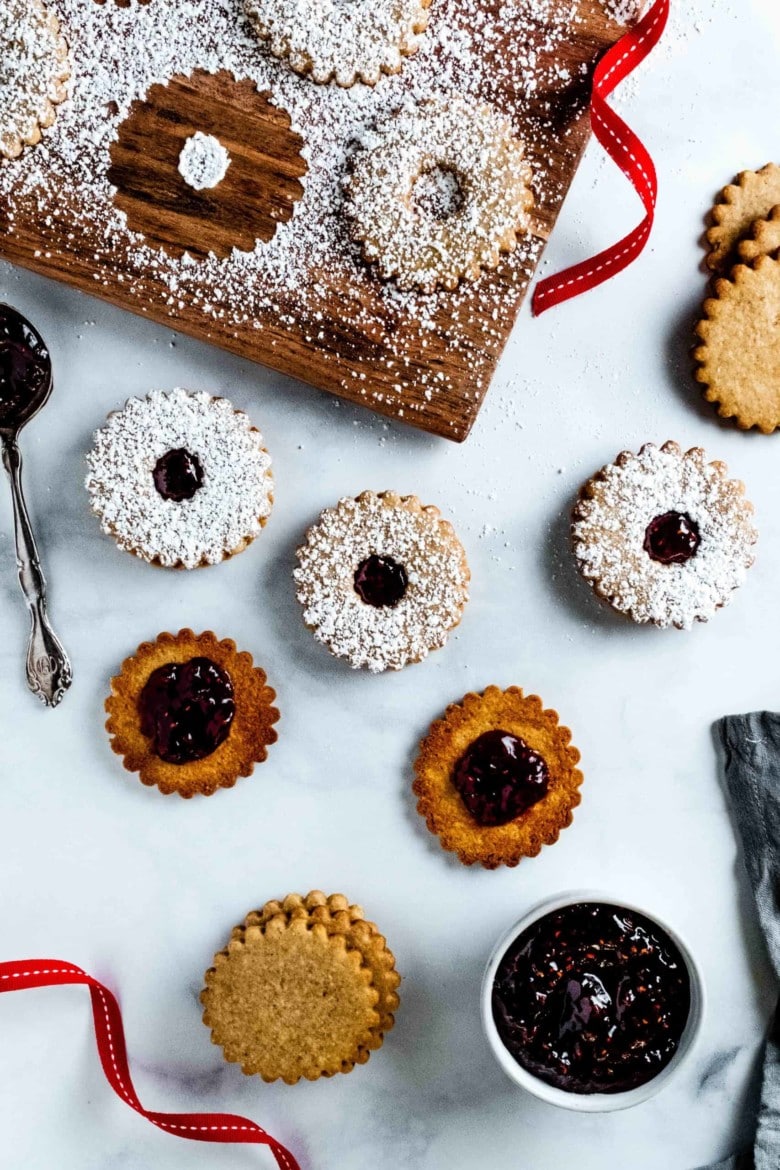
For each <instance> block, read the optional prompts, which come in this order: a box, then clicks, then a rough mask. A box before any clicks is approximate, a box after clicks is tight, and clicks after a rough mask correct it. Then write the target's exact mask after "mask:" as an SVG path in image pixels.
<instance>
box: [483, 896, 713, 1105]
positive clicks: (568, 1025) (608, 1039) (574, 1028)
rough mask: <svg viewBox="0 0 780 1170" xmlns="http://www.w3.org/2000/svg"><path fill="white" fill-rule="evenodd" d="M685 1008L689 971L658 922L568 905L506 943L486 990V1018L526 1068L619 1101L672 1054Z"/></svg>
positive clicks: (570, 1088)
mask: <svg viewBox="0 0 780 1170" xmlns="http://www.w3.org/2000/svg"><path fill="white" fill-rule="evenodd" d="M690 1008H691V987H690V977H689V974H688V968H687V966H686V963H685V960H684V959H683V956H682V955H681V953H680V950H679V948H678V947H677V946H676V944H675V943H674V942H673V940H672V939H671V938H670V937H669V935H668V934H667V933H666V931H664V930H662V928H661V927H660V926H658V925H657V924H656V923H654V922H651V921H650V920H649V919H648V918H645V917H644V916H643V915H641V914H637V913H635V912H634V911H633V910H627V909H625V908H624V907H621V906H613V905H607V904H604V903H600V902H585V903H575V904H572V905H570V906H564V907H563V908H562V909H560V910H555V911H553V912H552V913H550V914H547V915H545V916H544V917H543V918H540V919H539V921H538V922H535V923H533V925H532V926H529V927H528V929H527V930H525V931H523V932H522V934H520V935H519V936H518V938H516V939H515V940H514V942H513V943H512V944H511V946H510V947H509V949H508V950H507V951H506V953H505V955H504V957H503V958H502V959H501V962H500V964H499V966H498V970H497V972H496V977H495V981H494V984H493V1019H494V1020H495V1023H496V1028H497V1029H498V1033H499V1035H500V1037H501V1039H502V1041H503V1042H504V1045H505V1046H506V1048H507V1049H508V1051H509V1052H510V1053H511V1055H512V1056H513V1057H514V1059H515V1060H516V1061H517V1062H518V1064H520V1065H522V1066H523V1068H525V1069H527V1070H528V1071H529V1072H530V1073H533V1075H534V1076H536V1077H538V1078H539V1079H540V1080H542V1081H545V1082H546V1083H547V1084H549V1085H555V1086H556V1087H557V1088H559V1089H563V1090H565V1091H566V1092H569V1093H623V1092H626V1091H628V1090H629V1089H636V1088H637V1087H638V1086H639V1085H644V1084H646V1082H647V1081H650V1080H652V1079H653V1077H655V1076H657V1075H658V1073H660V1072H661V1070H662V1069H663V1068H665V1067H666V1065H667V1064H668V1063H669V1061H670V1060H671V1059H672V1057H673V1056H674V1054H675V1052H676V1051H677V1048H678V1045H679V1043H680V1040H681V1038H682V1034H683V1032H684V1030H685V1025H686V1023H687V1021H688V1015H689V1013H690Z"/></svg>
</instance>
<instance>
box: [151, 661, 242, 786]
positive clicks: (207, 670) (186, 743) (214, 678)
mask: <svg viewBox="0 0 780 1170" xmlns="http://www.w3.org/2000/svg"><path fill="white" fill-rule="evenodd" d="M138 711H139V714H140V716H141V731H142V732H143V734H144V735H146V736H148V737H149V739H151V741H152V750H153V751H154V753H155V755H157V756H159V757H160V759H161V760H165V761H166V763H168V764H190V763H192V762H193V761H194V760H202V759H204V758H205V757H206V756H210V755H211V753H212V752H214V751H216V749H217V748H218V747H219V745H220V744H221V743H222V742H223V740H225V739H226V738H227V735H228V732H229V731H230V725H231V724H232V722H233V716H234V715H235V711H236V704H235V700H234V698H233V684H232V683H231V681H230V676H229V675H228V674H227V673H226V672H225V671H224V670H222V669H220V667H219V666H217V664H216V663H215V662H212V661H211V659H210V658H191V659H190V660H189V662H169V663H167V664H166V665H165V666H160V667H158V668H157V670H155V671H153V672H152V674H150V675H149V678H148V679H147V680H146V684H145V686H144V689H143V690H142V691H141V695H140V698H139V700H138Z"/></svg>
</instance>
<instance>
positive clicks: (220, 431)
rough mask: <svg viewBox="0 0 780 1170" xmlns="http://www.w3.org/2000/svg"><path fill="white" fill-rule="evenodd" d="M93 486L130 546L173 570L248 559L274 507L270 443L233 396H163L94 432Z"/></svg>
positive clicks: (94, 496)
mask: <svg viewBox="0 0 780 1170" xmlns="http://www.w3.org/2000/svg"><path fill="white" fill-rule="evenodd" d="M87 463H88V465H89V474H88V476H87V479H86V487H87V490H88V492H89V494H90V503H91V506H92V510H93V512H95V514H96V515H97V516H98V517H99V518H100V524H101V528H102V529H103V531H104V532H105V533H107V535H109V536H112V537H113V538H114V540H115V541H116V543H117V544H118V545H119V547H120V548H121V549H124V550H125V551H126V552H131V553H134V554H135V555H136V556H138V557H140V558H141V559H142V560H145V561H149V562H150V563H152V564H157V565H162V566H164V567H165V568H177V569H194V568H198V567H199V566H202V565H214V564H218V563H219V562H220V561H223V560H225V559H226V558H227V557H230V556H234V555H236V554H237V553H240V552H242V551H243V550H244V549H245V548H247V546H248V545H249V544H251V543H252V541H253V540H254V539H255V537H256V536H258V535H259V533H260V531H261V529H262V528H263V526H264V525H265V523H266V521H267V519H268V517H269V515H270V513H271V508H272V506H273V476H272V474H271V457H270V456H269V454H268V452H267V451H266V449H265V447H264V446H263V436H262V435H261V434H260V432H259V431H258V430H257V428H256V427H255V426H253V425H252V423H251V421H250V420H249V418H248V417H247V415H246V414H244V412H243V411H240V410H235V409H234V407H233V405H232V404H231V403H230V402H228V400H227V399H226V398H214V397H212V396H211V395H210V394H205V393H203V392H198V393H191V392H189V391H187V390H179V389H177V390H172V391H170V393H164V392H163V391H161V390H155V391H153V392H152V393H151V394H149V395H148V396H147V397H146V398H130V399H129V400H128V402H127V403H126V404H125V406H124V407H123V409H122V410H118V411H115V412H114V413H113V414H111V415H109V417H108V420H107V422H106V424H105V426H103V427H102V428H101V429H100V430H99V431H96V432H95V436H94V442H93V447H92V450H91V451H90V452H89V454H88V455H87Z"/></svg>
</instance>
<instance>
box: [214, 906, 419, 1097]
mask: <svg viewBox="0 0 780 1170" xmlns="http://www.w3.org/2000/svg"><path fill="white" fill-rule="evenodd" d="M205 982H206V986H205V989H204V991H203V993H202V995H201V1001H202V1003H203V1006H204V1008H205V1011H204V1014H203V1022H204V1023H205V1024H206V1025H207V1026H208V1027H209V1028H211V1039H212V1042H213V1043H214V1044H218V1045H219V1046H220V1047H221V1048H222V1050H223V1052H224V1055H225V1059H226V1060H228V1061H231V1062H235V1063H238V1064H240V1065H241V1067H242V1069H243V1071H244V1072H245V1073H247V1074H248V1075H253V1074H256V1075H259V1076H261V1077H262V1078H263V1080H264V1081H275V1080H280V1079H281V1080H283V1081H285V1082H286V1083H287V1084H295V1083H296V1082H297V1081H299V1080H300V1079H301V1078H302V1077H305V1078H306V1079H307V1080H317V1079H318V1078H319V1077H322V1076H326V1077H327V1076H333V1075H334V1074H335V1073H339V1072H344V1073H346V1072H350V1071H351V1070H352V1069H353V1068H354V1066H355V1065H356V1064H365V1062H366V1061H367V1060H368V1058H369V1055H370V1053H371V1051H372V1050H375V1049H377V1048H379V1047H381V1045H382V1042H383V1039H384V1034H385V1032H386V1031H388V1030H389V1029H390V1028H391V1027H392V1025H393V1012H394V1011H395V1010H396V1008H397V1007H398V995H397V990H396V989H397V987H398V985H399V983H400V976H399V975H398V973H397V971H396V969H395V960H394V958H393V955H392V953H391V952H390V951H389V950H388V948H387V945H386V943H385V939H384V938H383V936H382V935H381V934H380V933H379V931H378V929H377V928H376V926H375V925H374V924H373V923H370V922H367V921H366V920H365V918H364V917H363V911H362V909H361V908H360V907H359V906H350V904H349V902H348V901H347V899H346V898H345V897H344V896H343V895H342V894H332V895H330V896H329V897H327V896H326V895H325V894H323V893H321V892H320V891H318V890H315V891H312V892H311V893H310V894H308V895H307V896H306V897H305V898H303V897H301V896H300V895H299V894H289V895H288V896H287V897H286V898H284V899H283V900H282V901H272V902H267V903H266V904H265V906H263V907H262V909H260V910H258V911H254V912H252V913H251V914H249V915H248V916H247V918H246V919H245V921H244V923H243V924H242V925H240V926H237V927H235V928H234V930H233V931H232V934H231V938H230V941H229V942H228V943H227V945H226V947H225V948H224V949H223V950H222V951H220V952H219V954H217V955H216V956H215V958H214V965H213V967H211V968H210V969H209V970H208V971H207V972H206V978H205Z"/></svg>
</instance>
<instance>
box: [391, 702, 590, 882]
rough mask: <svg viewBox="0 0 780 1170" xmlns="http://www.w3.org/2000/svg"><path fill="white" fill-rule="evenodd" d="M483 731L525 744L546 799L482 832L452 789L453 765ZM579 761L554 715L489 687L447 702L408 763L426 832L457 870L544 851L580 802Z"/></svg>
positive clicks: (514, 860)
mask: <svg viewBox="0 0 780 1170" xmlns="http://www.w3.org/2000/svg"><path fill="white" fill-rule="evenodd" d="M486 731H507V732H509V733H511V734H513V735H517V736H519V737H520V738H522V739H523V740H525V742H526V743H527V744H528V746H529V747H530V748H532V749H533V750H534V751H537V752H538V753H539V754H540V755H541V756H542V757H543V759H544V761H545V763H546V764H547V768H548V770H549V775H550V784H549V788H548V791H547V794H546V795H545V796H544V797H543V798H542V799H541V800H540V801H539V802H538V803H537V804H535V805H533V806H532V807H531V808H530V809H528V810H527V811H526V812H524V813H523V814H522V816H519V817H516V818H515V819H514V820H512V821H509V822H508V823H506V824H504V825H495V826H489V827H483V826H482V825H479V824H478V823H477V822H476V821H475V820H474V818H473V817H472V816H471V815H470V813H469V812H468V810H467V809H466V806H465V805H464V803H463V801H462V800H461V797H460V794H459V792H458V791H457V789H456V788H455V786H454V784H453V783H452V770H453V768H454V766H455V764H456V763H457V761H458V760H459V759H460V757H461V755H462V754H463V752H464V751H465V750H466V749H467V747H468V746H469V745H470V744H471V743H473V742H474V740H475V739H477V738H478V737H479V736H480V735H482V734H483V733H484V732H486ZM579 760H580V753H579V751H578V750H577V748H575V747H573V746H571V732H570V730H569V728H568V727H564V726H563V725H562V724H561V723H560V721H559V716H558V712H557V711H553V710H545V708H544V707H543V705H542V700H541V699H540V698H539V696H538V695H525V694H524V693H523V691H522V690H521V689H520V687H508V688H507V689H506V690H501V689H500V688H499V687H497V686H490V687H488V688H487V689H486V690H485V691H484V692H483V693H482V694H478V693H476V692H470V693H469V694H467V695H465V696H464V698H463V699H462V700H461V702H460V703H452V704H451V705H450V706H449V707H448V708H447V710H446V711H445V713H444V716H443V718H441V719H438V720H436V721H435V722H433V723H432V724H431V726H430V728H429V729H428V731H427V733H426V734H425V736H424V737H423V739H422V741H421V743H420V748H419V753H418V756H417V759H416V760H415V764H414V771H415V780H414V783H413V785H412V791H413V792H414V794H415V795H416V796H417V798H418V799H417V811H418V813H419V814H420V816H421V817H423V818H424V820H425V823H426V825H427V826H428V829H429V830H430V832H431V833H433V834H434V836H437V837H438V838H439V841H440V843H441V846H442V848H443V849H446V850H449V851H450V852H454V853H457V855H458V859H459V860H460V861H461V862H462V863H463V865H474V864H475V863H476V862H478V863H480V864H481V865H482V866H484V868H485V869H497V868H498V866H500V865H506V866H509V867H513V866H516V865H518V864H519V862H520V861H521V860H522V859H523V858H524V857H536V855H537V854H538V853H539V852H540V850H541V848H542V846H543V845H552V844H554V843H555V842H556V841H557V840H558V837H559V836H560V833H561V830H562V829H565V828H566V827H567V826H568V825H570V824H571V823H572V820H573V816H574V809H575V808H576V807H577V805H578V804H579V803H580V800H581V796H580V793H579V787H580V785H581V784H582V781H583V776H582V772H581V771H580V770H579V769H578V768H577V767H576V765H577V764H578V763H579Z"/></svg>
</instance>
